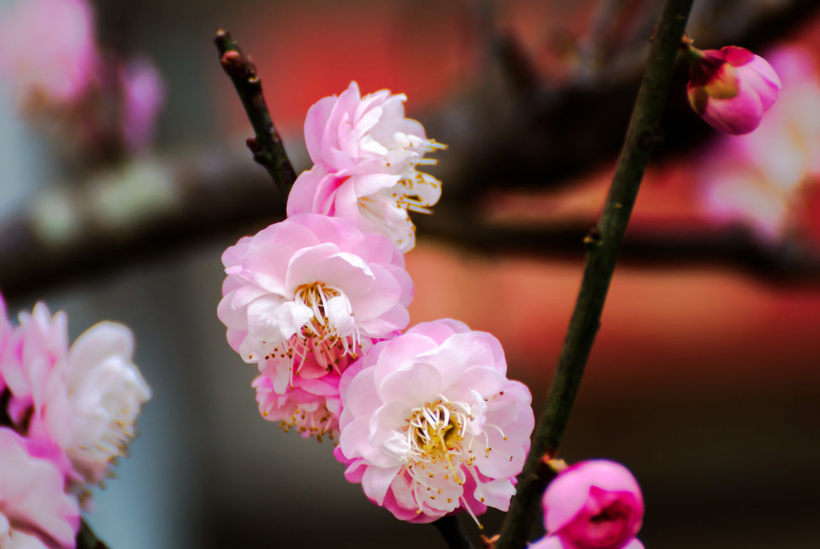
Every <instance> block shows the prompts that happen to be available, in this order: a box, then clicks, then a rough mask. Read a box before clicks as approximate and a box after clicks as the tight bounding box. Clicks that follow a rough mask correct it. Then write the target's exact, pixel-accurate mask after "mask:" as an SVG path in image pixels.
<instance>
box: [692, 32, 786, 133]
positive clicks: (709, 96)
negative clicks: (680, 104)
mask: <svg viewBox="0 0 820 549" xmlns="http://www.w3.org/2000/svg"><path fill="white" fill-rule="evenodd" d="M689 53H690V56H691V59H692V62H691V65H690V79H689V84H688V85H687V92H688V94H689V103H690V104H691V105H692V108H693V109H694V110H695V112H696V113H698V114H699V115H700V116H701V117H702V118H703V119H704V120H705V121H706V122H707V123H708V124H709V125H710V126H712V127H713V128H715V129H716V130H719V131H722V132H724V133H730V134H733V135H742V134H745V133H749V132H751V131H753V130H754V129H755V128H757V127H758V125H760V121H761V120H762V119H763V113H765V112H766V111H767V110H769V108H770V107H771V106H772V105H774V102H775V101H776V100H777V94H778V92H779V91H780V88H781V87H782V84H781V83H780V78H779V77H778V76H777V73H776V72H775V71H774V69H773V68H772V66H771V65H770V64H769V63H768V61H766V60H765V59H763V58H762V57H760V56H759V55H755V54H753V53H752V52H750V51H749V50H747V49H744V48H739V47H737V46H726V47H724V48H721V49H720V50H698V49H696V48H693V47H691V46H689Z"/></svg>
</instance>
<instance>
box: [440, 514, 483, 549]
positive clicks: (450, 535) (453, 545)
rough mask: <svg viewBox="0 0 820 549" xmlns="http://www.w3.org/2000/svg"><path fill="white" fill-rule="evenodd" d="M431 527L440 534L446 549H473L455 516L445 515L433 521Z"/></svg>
mask: <svg viewBox="0 0 820 549" xmlns="http://www.w3.org/2000/svg"><path fill="white" fill-rule="evenodd" d="M432 524H433V526H435V527H436V529H437V530H438V531H439V532H440V533H441V537H443V538H444V541H445V543H447V547H449V548H450V549H473V544H472V543H471V542H470V538H469V537H467V531H466V530H464V526H462V524H461V522H460V521H459V520H458V516H457V515H446V516H443V517H441V518H440V519H438V520H436V521H433V523H432Z"/></svg>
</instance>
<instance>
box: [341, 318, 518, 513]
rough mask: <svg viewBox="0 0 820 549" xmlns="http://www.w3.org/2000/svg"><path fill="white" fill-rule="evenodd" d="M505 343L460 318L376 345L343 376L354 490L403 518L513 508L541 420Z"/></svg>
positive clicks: (344, 426) (345, 441)
mask: <svg viewBox="0 0 820 549" xmlns="http://www.w3.org/2000/svg"><path fill="white" fill-rule="evenodd" d="M506 373H507V364H506V361H505V359H504V351H503V350H502V349H501V344H500V343H499V342H498V340H497V339H496V338H495V337H493V336H492V335H490V334H488V333H485V332H473V331H470V329H469V328H468V327H467V326H466V325H464V324H462V323H461V322H457V321H454V320H439V321H435V322H427V323H422V324H419V325H417V326H415V327H413V328H411V329H410V330H408V331H407V332H406V333H405V334H403V335H401V336H398V337H396V338H395V339H393V340H391V341H383V342H380V343H378V344H376V345H375V346H374V347H373V348H372V349H371V350H370V351H369V352H368V353H367V354H366V355H365V356H364V358H363V359H361V360H360V361H358V362H357V363H356V364H354V365H352V366H351V367H350V368H348V369H347V370H346V371H345V372H344V374H343V375H342V381H341V385H340V395H341V400H342V415H341V419H340V427H341V437H340V444H339V446H338V447H337V448H336V450H335V452H334V454H335V455H336V457H337V459H338V460H339V461H341V462H342V463H345V464H347V465H348V468H347V471H346V472H345V476H346V478H347V479H348V480H349V481H350V482H357V483H361V484H362V488H363V489H364V493H365V495H366V496H367V497H368V498H369V499H370V500H371V501H373V502H374V503H375V504H377V505H381V506H384V507H386V508H387V509H388V510H390V511H391V512H392V513H393V514H394V515H395V516H396V517H397V518H399V519H401V520H406V521H410V522H431V521H433V520H436V519H438V518H441V517H442V516H444V515H447V514H449V513H453V512H455V511H458V510H465V511H467V512H468V513H470V514H471V515H472V516H473V517H475V516H476V515H479V514H481V513H483V512H484V511H485V510H486V506H491V507H495V508H497V509H501V510H507V508H508V507H509V503H510V498H511V497H512V496H513V494H514V493H515V487H514V485H515V476H516V475H517V474H518V473H520V472H521V469H522V467H523V465H524V459H525V457H526V453H527V450H528V449H529V446H530V438H529V437H530V433H531V432H532V429H533V426H534V417H533V412H532V408H531V407H530V402H531V397H530V392H529V390H528V389H527V387H526V386H524V385H523V384H521V383H519V382H517V381H510V380H509V379H507V377H506Z"/></svg>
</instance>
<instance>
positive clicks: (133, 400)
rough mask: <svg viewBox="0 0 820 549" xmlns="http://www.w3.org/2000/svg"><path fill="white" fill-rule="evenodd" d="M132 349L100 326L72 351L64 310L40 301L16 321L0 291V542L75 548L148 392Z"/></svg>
mask: <svg viewBox="0 0 820 549" xmlns="http://www.w3.org/2000/svg"><path fill="white" fill-rule="evenodd" d="M133 345H134V342H133V336H132V335H131V331H130V330H129V329H128V328H126V327H125V326H123V325H121V324H116V323H113V322H102V323H99V324H97V325H95V326H93V327H92V328H90V329H89V330H88V331H86V332H85V333H84V334H83V335H81V336H80V337H79V338H78V339H77V340H76V341H75V342H74V343H73V344H72V345H71V346H70V347H69V345H68V335H67V319H66V315H65V314H64V313H62V312H59V313H57V314H55V315H52V314H51V313H50V311H49V310H48V308H47V307H46V305H45V304H43V303H38V304H37V305H36V306H35V307H34V309H33V310H32V311H31V312H30V313H28V312H23V313H21V314H20V316H19V325H18V326H16V327H14V326H12V324H11V323H10V322H9V320H8V318H7V317H6V311H5V305H4V303H3V301H2V297H0V395H2V397H1V398H0V462H1V463H2V464H3V466H2V467H0V547H7V546H8V547H33V548H36V547H46V546H48V547H53V546H59V547H74V535H75V533H76V531H77V529H78V527H79V504H80V502H81V501H82V500H84V499H86V498H87V497H88V491H87V487H88V486H90V485H95V484H99V483H100V482H102V480H103V479H104V478H105V477H106V475H107V474H108V473H109V472H110V467H111V465H112V463H113V462H114V460H115V458H117V457H118V456H121V455H123V451H124V450H125V448H126V446H127V445H128V443H129V442H130V440H131V438H132V437H133V436H134V422H135V420H136V417H137V415H138V414H139V411H140V407H141V405H142V403H144V402H145V401H147V400H148V399H149V398H150V396H151V393H150V390H149V388H148V385H147V384H146V383H145V381H144V380H143V378H142V375H141V374H140V372H139V370H138V369H137V367H136V366H135V365H134V364H133V362H132V354H133ZM7 543H8V544H9V545H6V544H7Z"/></svg>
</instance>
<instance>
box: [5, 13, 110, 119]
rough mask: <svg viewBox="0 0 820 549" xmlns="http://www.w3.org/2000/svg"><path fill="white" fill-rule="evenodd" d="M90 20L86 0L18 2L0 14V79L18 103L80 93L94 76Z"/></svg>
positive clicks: (66, 99)
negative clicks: (11, 87)
mask: <svg viewBox="0 0 820 549" xmlns="http://www.w3.org/2000/svg"><path fill="white" fill-rule="evenodd" d="M93 19H94V17H93V14H92V11H91V6H89V4H88V3H87V2H86V1H85V0H17V2H16V3H15V4H14V5H13V6H11V7H10V8H9V9H7V10H6V11H5V12H4V13H3V14H2V15H0V51H2V52H3V55H2V56H0V76H3V77H5V78H7V79H8V80H10V81H11V82H12V83H13V85H14V87H15V88H16V90H17V92H18V94H19V95H20V97H21V100H22V102H23V104H26V103H29V102H32V101H36V100H42V101H44V102H46V103H52V104H58V105H61V104H67V103H71V102H73V101H76V100H77V99H78V98H79V97H80V95H82V94H83V92H84V91H85V90H86V88H87V87H88V85H89V83H90V82H91V81H92V79H93V76H94V71H95V63H96V52H95V47H94V31H93Z"/></svg>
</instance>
